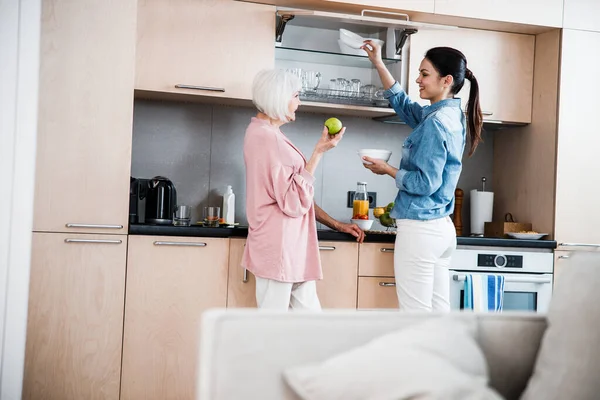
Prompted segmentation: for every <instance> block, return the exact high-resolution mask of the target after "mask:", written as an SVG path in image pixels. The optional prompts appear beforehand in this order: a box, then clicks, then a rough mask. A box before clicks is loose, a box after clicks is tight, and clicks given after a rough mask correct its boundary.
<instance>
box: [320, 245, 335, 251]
mask: <svg viewBox="0 0 600 400" xmlns="http://www.w3.org/2000/svg"><path fill="white" fill-rule="evenodd" d="M319 250H323V251H333V250H335V247H333V246H319Z"/></svg>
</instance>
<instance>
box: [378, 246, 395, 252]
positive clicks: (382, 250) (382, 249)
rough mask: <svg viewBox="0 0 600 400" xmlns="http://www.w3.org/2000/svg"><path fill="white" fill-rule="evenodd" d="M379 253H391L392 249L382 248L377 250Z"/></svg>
mask: <svg viewBox="0 0 600 400" xmlns="http://www.w3.org/2000/svg"><path fill="white" fill-rule="evenodd" d="M379 251H381V252H382V253H393V252H394V249H390V248H386V247H384V248H381V249H379Z"/></svg>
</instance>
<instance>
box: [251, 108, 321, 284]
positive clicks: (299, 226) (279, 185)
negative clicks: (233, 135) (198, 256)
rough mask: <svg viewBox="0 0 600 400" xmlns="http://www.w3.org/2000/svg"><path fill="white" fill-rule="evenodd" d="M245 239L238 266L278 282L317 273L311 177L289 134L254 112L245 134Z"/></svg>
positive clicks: (309, 277)
mask: <svg viewBox="0 0 600 400" xmlns="http://www.w3.org/2000/svg"><path fill="white" fill-rule="evenodd" d="M244 162H245V163H246V215H247V217H248V225H249V228H248V240H247V241H246V247H245V249H244V256H243V258H242V267H244V268H246V269H247V270H248V271H250V272H252V273H253V274H254V275H256V276H258V277H260V278H267V279H273V280H277V281H280V282H305V281H311V280H317V279H321V278H322V276H323V274H322V271H321V259H320V256H319V243H318V240H317V224H316V221H315V207H314V200H313V197H314V187H313V182H314V180H315V178H314V177H313V176H312V175H311V174H310V173H309V172H308V171H307V170H306V169H305V167H306V159H305V158H304V156H303V155H302V153H301V152H300V150H298V149H297V148H296V146H294V145H293V144H292V142H290V140H289V139H288V138H287V137H286V136H285V135H284V134H283V133H282V132H281V131H280V130H279V128H276V127H274V126H272V125H271V124H269V123H268V122H267V121H264V120H261V119H258V118H256V117H254V118H252V120H251V122H250V125H248V128H247V129H246V136H245V138H244Z"/></svg>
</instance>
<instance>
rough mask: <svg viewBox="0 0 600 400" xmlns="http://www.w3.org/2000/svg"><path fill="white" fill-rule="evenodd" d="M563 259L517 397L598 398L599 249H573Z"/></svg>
mask: <svg viewBox="0 0 600 400" xmlns="http://www.w3.org/2000/svg"><path fill="white" fill-rule="evenodd" d="M569 264H570V265H568V266H565V267H564V270H563V271H561V274H560V280H559V281H558V282H557V285H556V286H555V288H554V293H553V296H552V301H551V304H550V309H549V311H548V327H547V329H546V332H545V333H544V336H543V338H542V344H541V346H540V350H539V353H538V357H537V361H536V364H535V368H534V371H533V375H532V377H531V379H530V380H529V383H528V385H527V388H526V389H525V392H524V393H523V396H522V397H521V399H522V400H538V399H544V400H553V399H561V400H562V399H573V400H575V399H577V400H587V399H589V400H592V399H598V398H600V379H598V373H599V372H600V310H598V307H599V304H600V254H599V253H593V252H590V253H586V252H574V253H573V254H572V255H571V260H570V261H569Z"/></svg>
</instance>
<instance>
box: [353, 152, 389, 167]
mask: <svg viewBox="0 0 600 400" xmlns="http://www.w3.org/2000/svg"><path fill="white" fill-rule="evenodd" d="M358 155H359V156H360V160H361V161H362V162H363V164H371V163H370V162H368V161H365V160H363V157H364V156H367V157H370V158H377V159H379V160H383V161H385V162H388V161H389V160H390V157H391V156H392V152H391V151H389V150H379V149H360V150H358Z"/></svg>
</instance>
